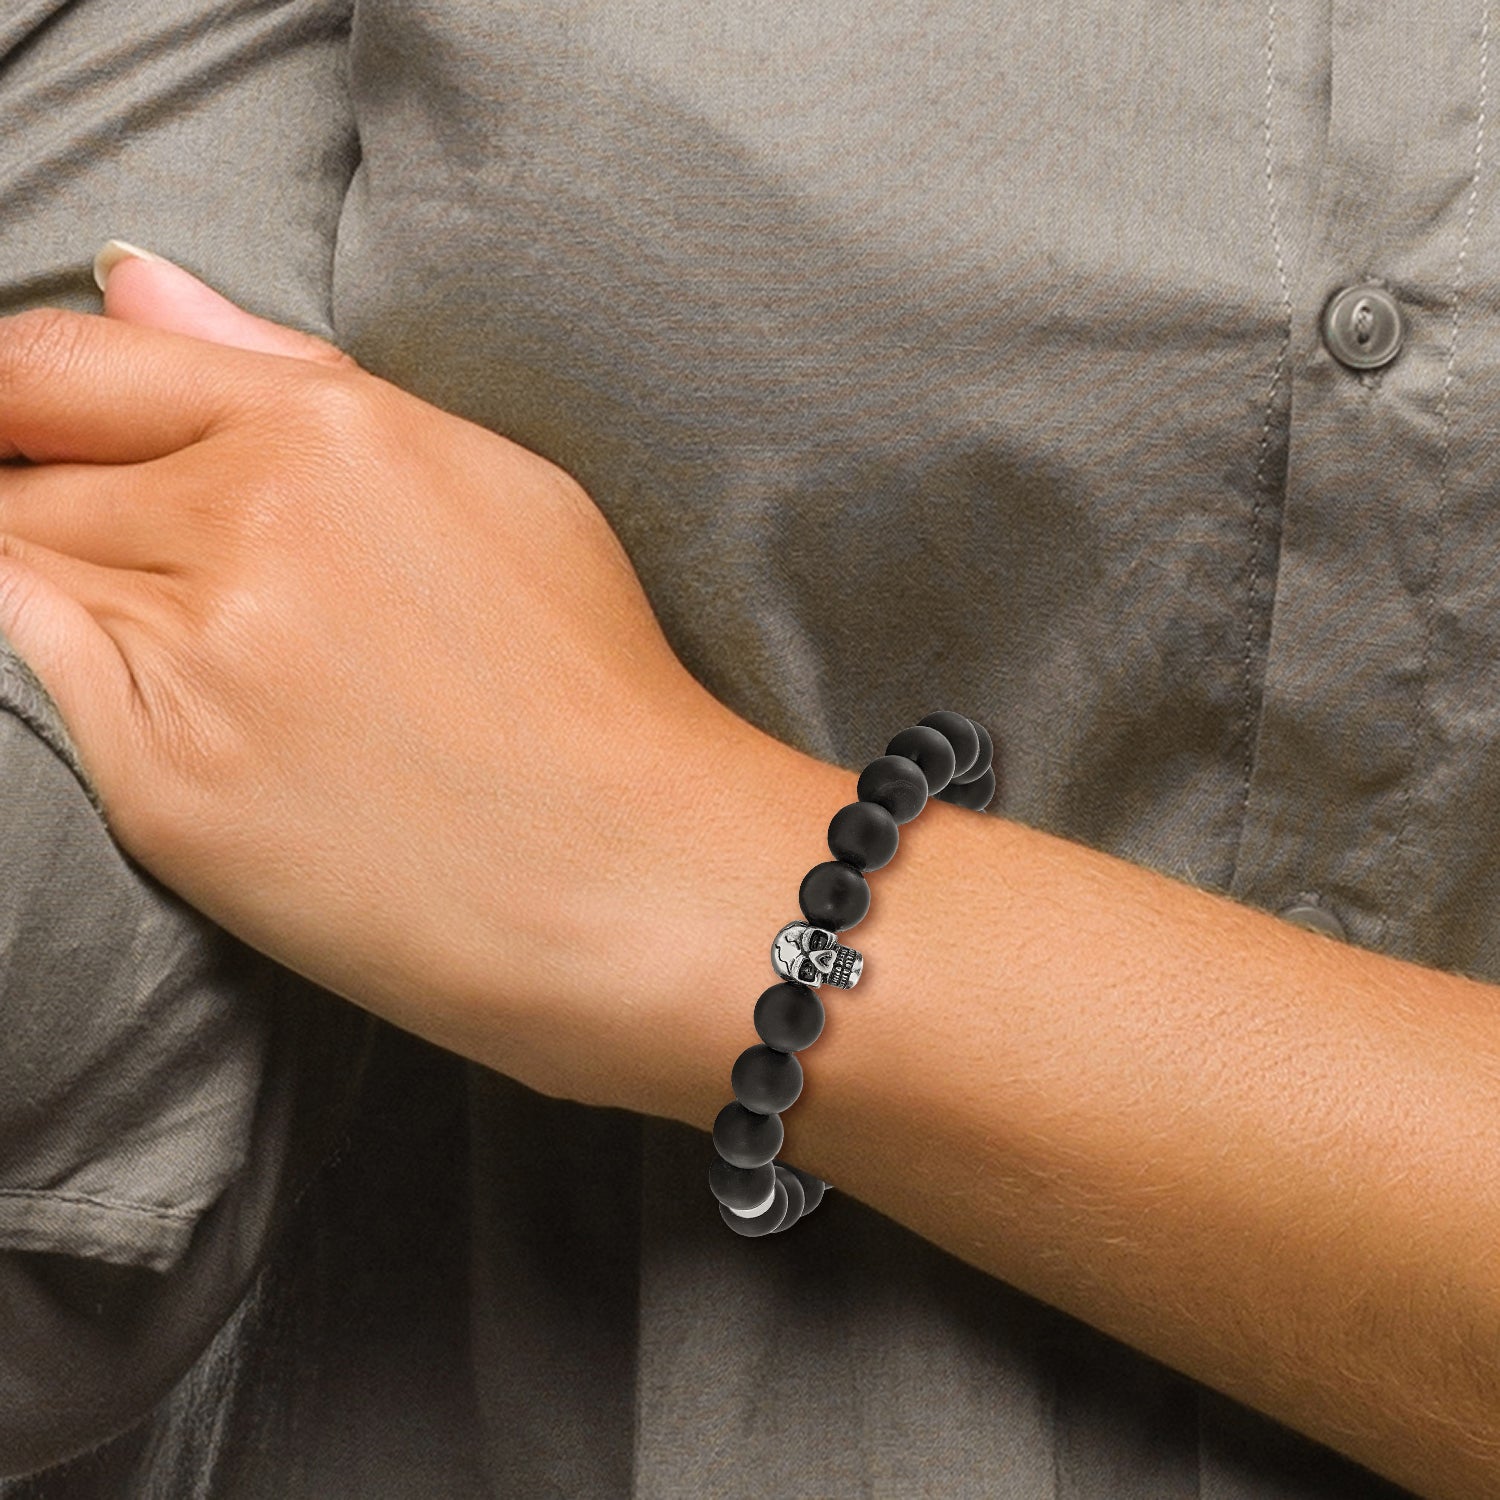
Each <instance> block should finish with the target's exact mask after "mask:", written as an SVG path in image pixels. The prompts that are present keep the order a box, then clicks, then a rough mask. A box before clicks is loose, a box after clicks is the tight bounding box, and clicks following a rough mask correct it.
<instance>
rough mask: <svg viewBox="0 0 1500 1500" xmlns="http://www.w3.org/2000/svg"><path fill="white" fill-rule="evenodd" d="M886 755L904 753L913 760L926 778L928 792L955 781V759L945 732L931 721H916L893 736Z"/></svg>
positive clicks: (928, 793) (932, 792)
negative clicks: (942, 732)
mask: <svg viewBox="0 0 1500 1500" xmlns="http://www.w3.org/2000/svg"><path fill="white" fill-rule="evenodd" d="M885 753H886V754H887V755H904V756H905V757H906V758H907V759H908V760H914V761H916V763H917V766H918V768H919V769H920V771H921V772H922V775H923V776H924V777H925V778H926V780H927V795H928V796H929V797H931V796H933V795H934V794H935V793H937V792H940V791H942V789H943V788H944V787H945V786H947V785H948V783H949V782H950V781H952V780H953V767H954V764H955V758H954V754H953V746H952V745H950V744H949V743H948V739H947V736H946V735H943V734H940V733H939V732H938V731H937V730H936V729H934V728H932V726H931V725H929V724H913V725H912V726H911V727H910V728H908V729H903V730H902V731H901V733H900V734H897V735H893V736H892V737H891V742H890V744H888V745H887V746H886V747H885Z"/></svg>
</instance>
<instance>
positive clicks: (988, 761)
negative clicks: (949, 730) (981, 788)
mask: <svg viewBox="0 0 1500 1500" xmlns="http://www.w3.org/2000/svg"><path fill="white" fill-rule="evenodd" d="M969 722H970V723H971V724H972V725H973V726H974V728H975V731H976V732H977V733H978V735H979V755H978V756H977V757H976V759H975V761H974V764H973V765H972V766H970V767H969V769H968V770H967V771H965V772H964V773H963V775H962V776H958V775H955V776H954V778H953V780H954V781H957V782H970V781H978V780H979V778H980V777H981V776H983V775H984V773H985V772H986V771H988V770H989V768H990V766H991V765H992V764H993V763H994V759H995V742H994V740H992V739H991V738H990V732H989V730H988V729H986V728H985V727H984V725H983V724H981V723H980V722H979V721H978V720H977V719H970V720H969ZM949 784H950V785H951V784H952V783H951V782H950V783H949Z"/></svg>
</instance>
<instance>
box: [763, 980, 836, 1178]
mask: <svg viewBox="0 0 1500 1500" xmlns="http://www.w3.org/2000/svg"><path fill="white" fill-rule="evenodd" d="M826 1019H827V1014H826V1012H825V1011H824V1009H823V1002H822V1001H821V1000H819V999H818V997H817V995H816V994H815V993H814V992H813V991H812V990H810V989H809V988H808V987H807V986H806V985H805V984H796V983H794V982H793V981H792V980H790V979H788V980H785V981H784V982H783V983H781V984H773V985H772V986H771V988H770V989H768V990H763V991H762V992H761V997H760V999H759V1000H757V1001H756V1002H755V1029H756V1031H757V1032H758V1033H759V1035H760V1039H761V1041H763V1042H764V1043H765V1044H766V1046H768V1047H774V1048H776V1050H777V1051H778V1052H800V1051H801V1050H802V1049H803V1048H804V1047H811V1046H812V1044H813V1043H814V1042H815V1041H817V1039H818V1038H819V1037H820V1036H822V1034H823V1022H824V1021H825V1020H826ZM779 1150H781V1146H780V1145H779V1144H778V1145H777V1147H776V1151H779ZM776 1151H773V1152H772V1153H771V1155H772V1156H775V1154H776Z"/></svg>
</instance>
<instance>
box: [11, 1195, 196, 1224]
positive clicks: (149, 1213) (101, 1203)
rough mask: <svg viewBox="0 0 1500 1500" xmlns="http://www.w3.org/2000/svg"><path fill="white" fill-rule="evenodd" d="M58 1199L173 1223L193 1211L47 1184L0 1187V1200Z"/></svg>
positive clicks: (187, 1221) (188, 1221)
mask: <svg viewBox="0 0 1500 1500" xmlns="http://www.w3.org/2000/svg"><path fill="white" fill-rule="evenodd" d="M6 1201H12V1202H21V1203H60V1204H71V1205H74V1206H76V1207H79V1208H102V1209H105V1210H106V1211H107V1212H109V1213H116V1214H128V1215H130V1216H131V1217H133V1218H145V1219H166V1220H168V1221H170V1222H171V1223H174V1224H191V1223H193V1222H194V1221H195V1220H196V1219H197V1218H198V1215H197V1214H196V1213H192V1212H187V1211H184V1210H182V1209H173V1208H156V1207H150V1206H147V1205H146V1204H143V1203H120V1202H117V1201H115V1200H113V1199H110V1198H96V1197H93V1196H91V1195H90V1194H88V1193H67V1192H57V1191H55V1190H54V1189H51V1188H0V1203H4V1202H6Z"/></svg>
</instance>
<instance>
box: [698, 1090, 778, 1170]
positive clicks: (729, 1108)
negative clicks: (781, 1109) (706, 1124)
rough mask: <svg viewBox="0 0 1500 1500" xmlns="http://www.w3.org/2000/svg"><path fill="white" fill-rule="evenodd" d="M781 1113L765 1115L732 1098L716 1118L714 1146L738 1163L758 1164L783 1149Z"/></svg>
mask: <svg viewBox="0 0 1500 1500" xmlns="http://www.w3.org/2000/svg"><path fill="white" fill-rule="evenodd" d="M785 1135H786V1131H785V1129H784V1128H783V1127H782V1124H781V1116H780V1115H763V1114H759V1113H757V1112H756V1111H755V1110H753V1109H746V1108H745V1106H744V1105H743V1104H741V1103H740V1102H739V1100H738V1099H731V1100H730V1101H729V1103H728V1104H726V1105H725V1106H724V1108H723V1109H721V1110H720V1111H719V1113H718V1117H717V1118H716V1119H715V1120H714V1150H715V1151H717V1152H718V1153H719V1155H720V1156H722V1157H723V1158H724V1160H725V1161H727V1162H729V1163H730V1164H731V1165H732V1166H736V1167H758V1166H760V1165H761V1164H762V1163H763V1162H768V1161H771V1160H772V1159H773V1158H774V1157H775V1155H776V1153H777V1152H778V1151H780V1150H781V1142H782V1140H783V1138H784V1137H785Z"/></svg>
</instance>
